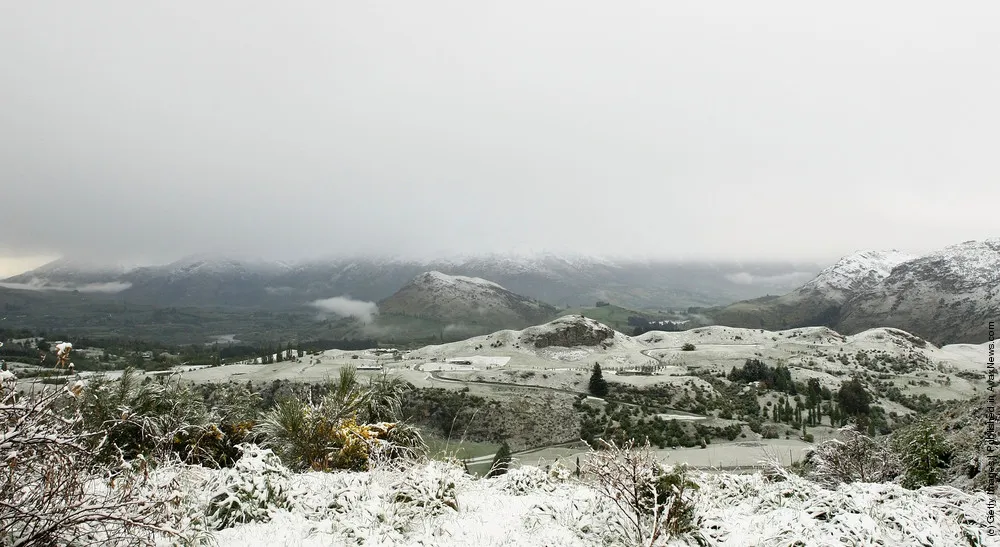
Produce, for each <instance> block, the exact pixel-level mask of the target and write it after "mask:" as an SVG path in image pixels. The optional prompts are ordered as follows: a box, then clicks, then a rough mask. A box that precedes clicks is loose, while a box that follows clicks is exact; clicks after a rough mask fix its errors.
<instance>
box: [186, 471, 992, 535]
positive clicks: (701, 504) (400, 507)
mask: <svg viewBox="0 0 1000 547" xmlns="http://www.w3.org/2000/svg"><path fill="white" fill-rule="evenodd" d="M246 459H247V461H246V462H244V463H242V464H238V465H237V469H236V470H222V471H209V470H204V469H200V468H196V469H191V470H190V472H186V473H182V474H181V476H180V478H181V481H180V482H181V483H182V484H183V485H184V488H183V492H184V493H185V496H186V499H185V505H186V506H187V507H189V508H190V510H191V511H192V513H193V514H197V513H198V512H199V511H203V512H207V513H209V514H210V515H211V516H210V517H209V522H210V523H217V522H220V519H222V518H223V517H226V515H229V517H231V516H232V513H220V512H218V511H215V512H213V511H204V508H206V507H208V506H209V503H210V500H212V499H216V500H226V499H229V500H232V499H236V498H239V499H242V500H244V501H243V503H244V506H247V507H249V508H248V509H247V511H248V512H249V513H251V514H253V515H254V517H253V521H252V522H246V523H236V524H235V525H234V526H231V527H227V528H225V529H222V530H219V531H216V532H214V540H215V542H216V543H217V544H218V546H219V547H230V546H232V547H246V546H248V545H271V546H277V545H317V546H318V545H324V546H331V545H333V546H336V545H386V546H387V545H414V546H415V545H422V546H442V547H446V546H455V547H457V546H462V547H465V546H473V545H474V546H512V547H513V546H518V547H520V546H525V547H531V546H539V547H541V546H580V547H589V546H594V547H597V546H611V545H626V544H627V543H625V542H624V541H623V540H622V539H621V537H620V535H619V533H618V531H617V530H618V527H617V525H618V523H620V522H622V514H621V513H619V512H618V511H617V510H616V509H615V507H614V505H613V504H611V503H609V502H608V500H607V499H605V498H603V497H601V496H600V495H599V494H598V492H597V490H596V489H594V488H593V487H592V486H591V483H590V480H591V479H590V478H589V477H587V476H586V475H584V476H583V477H582V478H581V479H577V478H576V477H575V476H574V475H573V473H572V470H570V469H568V468H565V467H561V466H554V467H553V468H551V469H549V470H547V471H546V470H543V469H540V468H537V467H522V468H515V469H512V470H511V472H509V473H508V474H507V475H504V476H501V477H498V478H495V479H477V478H474V477H472V476H469V475H467V474H465V473H464V472H463V470H462V468H461V467H459V466H457V465H452V464H447V463H443V462H424V463H417V464H413V465H410V466H404V467H398V468H397V467H384V468H378V469H376V470H375V471H370V472H362V473H351V472H343V473H320V472H309V473H300V474H296V473H289V472H287V470H283V468H281V467H280V464H278V465H276V464H275V463H273V459H272V458H269V457H268V456H267V454H266V453H262V454H258V455H257V456H256V457H250V458H246ZM241 461H243V460H241ZM691 478H692V479H693V480H694V481H695V482H696V483H697V484H698V485H699V487H700V488H699V489H698V490H697V491H696V493H695V495H694V498H693V500H694V504H695V512H694V520H695V527H696V530H695V531H694V532H691V533H688V534H685V535H683V536H681V537H677V538H673V539H671V540H670V541H669V542H663V543H658V544H659V545H697V544H698V543H697V541H698V540H699V539H700V540H701V541H703V542H704V544H706V545H712V546H732V547H735V546H747V547H749V546H772V545H773V546H779V545H780V546H790V545H809V546H812V545H819V546H828V545H829V546H833V545H836V546H843V545H900V546H905V545H935V546H956V547H957V546H961V545H980V546H987V545H997V543H996V542H991V541H990V540H991V539H992V538H988V537H987V536H986V535H985V534H986V528H985V525H986V518H987V514H986V510H987V505H986V504H987V501H988V500H987V497H986V495H985V494H982V493H980V494H968V493H964V492H962V491H959V490H956V489H954V488H951V487H930V488H922V489H920V490H916V491H911V490H905V489H903V488H902V487H900V486H898V485H895V484H859V483H855V484H850V485H842V486H840V487H839V488H837V489H826V488H823V487H821V486H819V485H817V484H816V483H813V482H811V481H809V480H806V479H804V478H801V477H798V476H796V475H793V474H788V473H784V472H776V473H774V472H772V473H755V474H749V475H735V474H729V473H693V474H692V475H691ZM261 499H266V500H268V501H267V502H266V503H265V504H264V505H265V506H266V507H265V508H261V507H260V506H259V504H255V502H257V501H259V500H261ZM250 506H252V507H250ZM227 518H228V517H227Z"/></svg>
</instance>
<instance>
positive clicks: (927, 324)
mask: <svg viewBox="0 0 1000 547" xmlns="http://www.w3.org/2000/svg"><path fill="white" fill-rule="evenodd" d="M998 281H1000V239H990V240H986V241H968V242H965V243H961V244H958V245H952V246H950V247H947V248H945V249H943V250H941V251H937V252H935V253H931V254H929V255H926V256H922V257H908V256H907V255H904V254H901V253H898V252H895V251H890V252H881V253H880V252H864V253H857V254H854V255H851V256H848V257H845V258H844V259H842V260H841V261H839V262H838V263H837V264H836V265H834V266H832V267H831V268H827V269H826V270H824V271H823V272H821V273H820V274H819V275H818V276H817V277H816V278H815V279H813V280H812V281H810V282H808V283H806V284H805V285H803V286H802V287H799V288H798V289H796V290H794V291H792V292H791V293H789V294H786V295H784V296H781V297H777V298H765V299H757V300H749V301H744V302H737V303H736V304H732V305H730V306H726V307H725V308H720V309H716V310H712V311H710V312H709V313H708V315H709V316H710V320H711V322H714V323H717V324H721V325H729V326H739V327H748V328H765V329H782V328H795V327H800V326H814V325H824V326H830V327H833V328H835V329H836V330H837V331H839V332H842V333H845V334H852V333H856V332H860V331H863V330H865V329H870V328H875V327H895V328H899V329H903V330H905V331H908V332H912V333H914V334H917V335H919V336H921V337H923V338H926V339H928V340H930V341H932V342H934V343H936V344H939V345H940V344H943V343H962V342H972V343H974V342H982V341H984V340H985V339H986V333H987V330H986V325H987V323H988V321H990V320H994V321H995V320H997V318H998V317H1000V283H998Z"/></svg>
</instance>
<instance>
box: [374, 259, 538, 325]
mask: <svg viewBox="0 0 1000 547" xmlns="http://www.w3.org/2000/svg"><path fill="white" fill-rule="evenodd" d="M378 307H379V313H380V314H395V315H405V316H410V317H419V318H423V319H432V320H434V321H438V322H441V323H455V324H476V325H495V324H507V325H517V324H522V325H528V324H531V323H534V322H538V321H539V320H544V319H547V318H549V317H551V316H552V315H553V314H555V312H556V309H555V308H553V307H552V306H549V305H548V304H544V303H542V302H538V301H536V300H532V299H530V298H526V297H524V296H521V295H518V294H515V293H513V292H511V291H509V290H507V289H505V288H503V287H502V286H500V285H499V284H497V283H494V282H492V281H487V280H486V279H482V278H478V277H466V276H455V275H447V274H443V273H441V272H438V271H431V272H424V273H422V274H420V275H418V276H416V277H415V278H413V279H412V280H411V281H410V282H409V283H407V284H406V285H404V286H403V287H402V288H401V289H399V290H398V291H397V292H396V293H395V294H393V295H392V296H390V297H389V298H387V299H385V300H383V301H381V302H379V305H378Z"/></svg>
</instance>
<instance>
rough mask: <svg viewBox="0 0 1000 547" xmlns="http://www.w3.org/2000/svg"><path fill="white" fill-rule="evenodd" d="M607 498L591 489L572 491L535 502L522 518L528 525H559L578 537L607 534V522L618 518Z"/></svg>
mask: <svg viewBox="0 0 1000 547" xmlns="http://www.w3.org/2000/svg"><path fill="white" fill-rule="evenodd" d="M609 504H610V501H609V500H607V499H606V498H602V497H600V496H598V495H597V493H596V492H594V491H592V490H582V489H577V490H574V491H573V492H572V493H571V494H570V495H568V496H558V497H550V498H545V499H544V501H542V502H540V503H537V504H535V505H534V506H533V507H532V508H531V512H530V513H529V514H528V515H526V517H525V521H526V524H527V526H528V527H529V528H535V527H542V528H545V527H551V526H553V525H555V526H560V527H563V528H566V529H568V530H571V531H572V532H573V534H574V535H576V537H578V538H580V539H589V540H593V539H594V538H605V537H609V536H611V533H610V530H609V529H608V525H609V523H611V522H614V521H615V520H616V519H617V518H618V517H617V515H615V514H613V513H612V511H611V507H609Z"/></svg>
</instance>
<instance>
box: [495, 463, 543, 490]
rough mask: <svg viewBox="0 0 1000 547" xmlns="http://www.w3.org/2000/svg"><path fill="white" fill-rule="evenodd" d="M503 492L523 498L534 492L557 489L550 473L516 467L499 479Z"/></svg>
mask: <svg viewBox="0 0 1000 547" xmlns="http://www.w3.org/2000/svg"><path fill="white" fill-rule="evenodd" d="M497 482H498V483H499V484H500V489H501V491H503V492H507V493H510V494H514V495H516V496H523V495H526V494H530V493H532V492H537V491H539V490H541V491H549V492H551V491H552V490H554V489H555V482H554V481H553V480H552V477H550V476H549V474H548V473H546V472H545V471H543V470H542V469H539V468H537V467H534V466H523V467H515V468H512V469H510V470H508V471H507V472H506V473H504V474H503V475H501V476H500V478H498V479H497Z"/></svg>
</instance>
